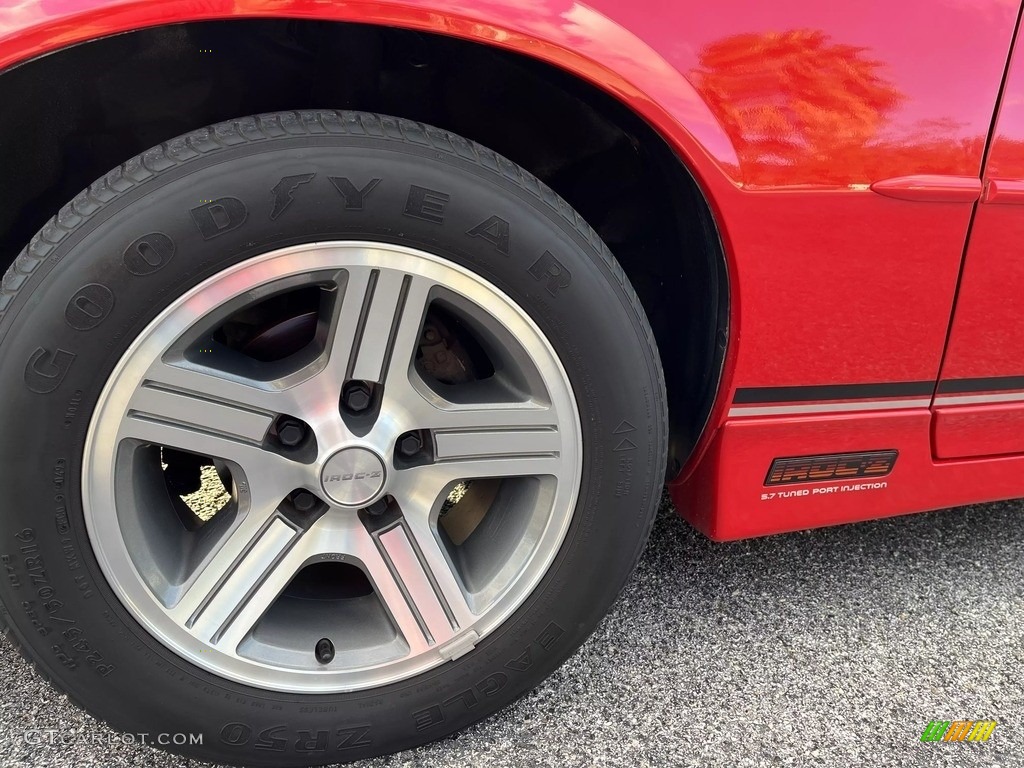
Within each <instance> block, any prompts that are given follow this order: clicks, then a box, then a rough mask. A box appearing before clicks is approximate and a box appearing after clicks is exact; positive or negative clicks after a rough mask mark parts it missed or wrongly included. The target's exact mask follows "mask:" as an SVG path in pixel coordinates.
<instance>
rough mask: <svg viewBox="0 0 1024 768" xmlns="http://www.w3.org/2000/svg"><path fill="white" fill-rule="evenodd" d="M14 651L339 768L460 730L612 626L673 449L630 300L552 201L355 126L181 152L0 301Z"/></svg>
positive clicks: (286, 118)
mask: <svg viewBox="0 0 1024 768" xmlns="http://www.w3.org/2000/svg"><path fill="white" fill-rule="evenodd" d="M0 392H2V393H3V399H2V402H0V423H3V424H4V425H5V431H4V436H3V438H2V441H0V487H2V488H4V489H5V492H6V497H7V498H6V503H5V505H4V509H3V513H2V519H0V563H2V565H3V566H4V571H5V576H4V578H3V579H2V581H0V596H2V601H3V604H4V606H5V614H4V616H3V620H4V622H5V624H6V625H7V631H8V635H9V636H10V637H11V638H12V640H13V641H14V642H15V643H16V644H17V645H19V646H20V647H21V648H22V649H23V651H24V652H25V654H26V656H27V657H28V658H29V659H30V660H31V661H33V662H34V663H35V664H36V666H37V667H38V669H39V670H40V671H41V672H42V673H43V674H44V675H45V676H46V677H47V678H49V679H50V680H51V681H53V683H54V684H55V685H57V686H58V687H60V688H61V689H63V690H64V691H66V692H67V694H68V695H69V696H70V697H71V698H72V699H73V700H74V701H76V702H78V703H79V704H80V705H82V706H83V707H85V708H86V709H88V710H89V711H90V712H91V713H93V714H94V715H95V716H96V717H98V718H101V719H103V720H105V721H107V722H109V723H110V724H111V725H113V726H114V727H116V728H120V729H124V730H127V731H130V732H132V733H135V734H149V740H150V742H151V743H154V744H156V745H158V746H162V747H164V748H167V749H170V750H172V751H177V752H181V753H184V754H187V755H190V756H194V757H197V758H201V759H204V760H211V761H218V762H231V763H245V764H249V765H254V764H255V765H273V766H290V765H310V764H319V763H328V762H338V761H347V760H354V759H359V758H365V757H368V756H372V755H378V754H382V753H387V752H391V751H396V750H399V749H405V748H409V747H412V746H415V745H418V744H421V743H424V742H428V741H432V740H434V739H437V738H439V737H442V736H445V735H447V734H450V733H452V732H453V731H455V730H457V729H459V728H462V727H464V726H466V725H467V724H469V723H472V722H474V721H476V720H479V719H480V718H482V717H484V716H486V715H488V714H490V713H492V712H494V711H496V710H498V709H500V708H501V707H503V706H505V705H507V704H508V703H510V702H511V701H513V700H515V699H516V698H517V697H519V696H521V695H522V694H523V693H525V692H526V691H528V690H529V689H530V688H531V687H533V686H535V685H536V684H537V683H538V682H539V681H540V680H542V679H543V678H544V677H545V676H546V675H548V674H549V673H550V672H551V671H552V670H553V669H555V667H556V666H557V665H558V664H560V663H561V662H562V661H563V660H564V659H565V658H566V657H567V656H568V655H569V654H571V653H572V651H573V650H574V649H575V648H576V647H577V646H578V645H579V644H580V643H581V642H582V641H583V640H584V639H585V638H586V636H587V635H588V633H590V632H591V631H592V629H593V628H594V626H595V625H596V623H597V622H598V621H599V620H600V618H601V617H602V616H603V615H604V614H605V612H606V611H607V610H608V608H609V606H610V605H611V604H612V602H613V600H614V599H615V597H616V595H617V594H618V592H619V590H620V589H621V587H622V586H623V583H624V581H625V579H626V578H627V576H628V575H629V573H630V572H631V570H632V568H633V566H634V565H635V563H636V560H637V558H638V556H639V553H640V551H641V549H642V547H643V545H644V542H645V540H646V537H647V534H648V532H649V530H650V525H651V522H652V519H653V514H654V508H655V503H656V501H657V499H658V496H659V493H660V487H661V484H662V482H663V479H664V478H663V472H664V467H665V463H666V461H665V458H666V450H667V449H666V444H667V436H666V432H667V418H666V406H665V402H666V400H665V391H664V383H663V378H662V374H661V368H660V365H659V359H658V355H657V351H656V348H655V344H654V341H653V337H652V334H651V330H650V328H649V326H648V325H647V322H646V319H645V317H644V313H643V311H642V309H641V307H640V304H639V302H638V300H637V298H636V296H635V294H634V293H633V291H632V289H631V288H630V287H629V285H628V283H627V281H626V279H625V277H624V275H623V272H622V269H621V268H620V267H619V265H618V264H617V263H616V262H615V261H614V259H613V258H612V257H611V255H610V254H609V253H608V251H607V249H606V248H605V247H604V245H603V244H602V243H601V242H600V240H599V238H598V237H597V235H596V234H595V233H594V232H593V231H592V230H591V229H590V228H589V227H587V226H586V225H585V224H584V223H583V221H582V219H580V217H579V216H578V215H577V214H576V213H575V212H574V211H573V210H572V209H571V208H570V207H569V206H568V205H567V204H566V203H565V202H564V201H562V200H561V199H559V198H558V197H557V196H556V195H555V194H554V193H553V192H551V190H549V189H548V188H546V187H545V186H543V185H542V184H541V183H540V182H538V181H537V180H536V179H535V178H533V177H532V176H530V175H529V174H528V173H526V172H525V171H523V170H522V169H520V168H518V167H517V166H515V165H514V164H512V163H511V162H509V161H508V160H505V159H504V158H502V157H499V156H497V155H495V154H494V153H493V152H490V151H488V150H486V149H484V148H483V147H480V146H478V145H475V144H473V143H471V142H469V141H466V140H465V139H462V138H459V137H458V136H454V135H452V134H449V133H445V132H443V131H440V130H437V129H434V128H429V127H426V126H423V125H420V124H416V123H410V122H405V121H401V120H397V119H394V118H388V117H381V116H377V115H370V114H364V113H351V112H333V111H323V112H303V113H282V114H273V115H261V116H258V117H252V118H246V119H241V120H237V121H234V122H230V123H223V124H220V125H217V126H214V127H212V128H209V129H205V130H201V131H197V132H194V133H191V134H189V135H187V136H184V137H181V138H178V139H175V140H174V141H171V142H168V143H167V144H164V145H161V146H160V147H157V148H154V149H152V150H150V151H148V152H146V153H144V154H142V155H140V156H139V157H136V158H134V159H132V160H130V161H129V162H127V163H126V164H124V165H123V166H121V167H120V168H119V169H117V170H114V171H111V172H110V173H109V174H108V175H107V176H106V177H104V178H103V179H100V180H99V181H97V182H96V183H95V184H93V185H92V186H91V187H90V188H89V189H88V190H86V191H84V192H83V193H82V194H80V195H79V196H78V197H76V198H75V199H74V200H73V201H72V202H71V203H69V204H68V205H67V206H65V207H64V208H63V209H62V210H61V212H60V213H59V214H58V215H57V216H56V217H55V218H54V219H53V220H51V222H50V223H49V224H48V225H47V226H46V227H45V228H44V229H43V230H42V231H41V232H40V233H39V235H37V236H36V237H35V238H34V239H33V240H32V242H31V243H30V245H29V246H28V247H27V248H26V250H25V251H23V252H22V254H21V255H20V256H19V258H18V260H17V262H16V263H15V264H14V266H12V267H11V269H10V270H9V271H8V273H7V275H6V276H5V278H4V281H3V291H2V293H0Z"/></svg>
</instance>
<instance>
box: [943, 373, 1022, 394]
mask: <svg viewBox="0 0 1024 768" xmlns="http://www.w3.org/2000/svg"><path fill="white" fill-rule="evenodd" d="M1020 389H1024V376H990V377H988V378H984V379H946V380H945V381H940V382H939V390H938V394H940V395H966V394H970V393H971V392H1001V391H1006V392H1010V391H1013V390H1020Z"/></svg>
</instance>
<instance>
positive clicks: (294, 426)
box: [277, 419, 306, 448]
mask: <svg viewBox="0 0 1024 768" xmlns="http://www.w3.org/2000/svg"><path fill="white" fill-rule="evenodd" d="M305 437H306V427H305V425H303V423H302V422H301V421H297V420H296V419H281V421H280V422H279V423H278V425H277V439H278V440H279V441H280V442H281V445H286V446H288V447H289V448H294V447H295V446H296V445H298V444H299V443H301V442H302V440H303V438H305Z"/></svg>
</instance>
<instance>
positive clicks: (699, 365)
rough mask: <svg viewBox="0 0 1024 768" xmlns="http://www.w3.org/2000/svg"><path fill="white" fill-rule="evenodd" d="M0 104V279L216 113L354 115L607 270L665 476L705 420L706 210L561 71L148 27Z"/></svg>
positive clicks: (350, 30)
mask: <svg viewBox="0 0 1024 768" xmlns="http://www.w3.org/2000/svg"><path fill="white" fill-rule="evenodd" d="M0 103H2V104H7V105H16V107H14V106H12V108H9V109H6V110H4V111H3V114H2V115H0V156H2V164H3V166H4V168H5V173H4V174H2V175H0V271H2V270H4V269H6V267H7V266H8V265H9V264H10V263H11V262H12V261H13V259H14V257H15V256H16V255H17V253H18V251H20V249H21V248H22V247H23V246H24V245H25V244H26V243H27V242H28V240H29V238H30V237H31V236H32V235H33V234H35V232H36V231H37V230H39V229H40V228H41V227H42V225H43V224H44V223H45V221H46V220H47V219H48V218H49V217H50V216H51V215H53V214H54V213H55V212H56V211H57V210H58V209H59V208H60V206H62V205H63V204H64V203H66V202H67V201H68V200H70V199H71V198H72V197H73V196H74V195H75V194H77V193H78V192H79V191H80V190H81V189H83V188H84V187H85V186H87V185H88V184H90V183H91V182H92V181H93V180H94V179H96V178H97V177H99V176H101V175H102V174H104V173H106V172H107V171H108V170H109V169H110V168H112V167H115V166H116V165H118V164H119V163H121V162H123V161H125V160H127V159H128V158H130V157H132V156H133V155H135V154H137V153H139V152H142V151H143V150H145V149H147V148H149V147H151V146H153V145H155V144H158V143H160V142H161V141H165V140H167V139H170V138H173V137H174V136H177V135H179V134H181V133H184V132H186V131H189V130H192V129H195V128H197V127H201V126H203V125H207V124H210V123H214V122H217V121H221V120H227V119H231V118H236V117H241V116H244V115H249V114H254V113H257V112H272V111H279V110H288V109H304V108H315V107H330V108H339V109H340V108H345V109H360V110H366V111H373V112H382V113H385V114H391V115H396V116H399V117H404V118H409V119H413V120H420V121H423V122H426V123H430V124H433V125H436V126H438V127H440V128H444V129H447V130H450V131H453V132H455V133H458V134H461V135H463V136H465V137H467V138H470V139H473V140H475V141H477V142H479V143H481V144H483V145H485V146H488V147H490V148H491V149H494V150H495V151H497V152H500V153H502V154H504V155H505V156H506V157H508V158H510V159H511V160H513V161H515V162H516V163H518V164H520V165H521V166H523V167H524V168H526V169H527V170H529V171H530V172H532V173H533V174H535V175H536V176H538V177H539V178H540V179H541V180H543V181H544V182H546V183H547V184H548V185H549V186H551V187H552V188H553V189H554V190H555V191H556V192H558V193H559V194H560V195H561V196H562V197H564V198H565V199H566V200H567V201H568V202H569V203H570V204H571V205H573V206H574V207H575V208H576V209H577V210H578V211H579V212H580V213H581V214H582V215H583V216H584V218H586V219H587V221H588V222H589V223H590V224H591V226H593V227H594V228H595V229H596V230H597V231H598V233H600V235H601V236H602V237H603V238H604V240H605V242H606V243H607V244H608V246H609V247H610V248H611V250H612V252H613V253H614V254H615V255H616V257H617V258H618V259H619V261H620V262H621V263H622V265H623V267H624V269H625V270H626V273H627V274H628V276H629V278H630V281H631V282H632V283H633V286H634V288H635V289H636V291H637V294H638V295H639V296H640V299H641V301H642V302H643V305H644V308H645V310H646V312H647V315H648V318H649V319H650V321H651V325H652V326H653V328H654V332H655V336H656V338H657V341H658V344H659V348H660V351H661V355H662V361H663V363H664V367H665V375H666V380H667V383H668V387H669V413H670V420H671V434H672V444H671V447H670V459H669V461H670V464H669V467H668V471H669V473H670V474H674V473H675V472H676V471H678V469H679V467H681V465H682V463H683V462H684V461H685V460H686V458H687V457H688V456H689V454H690V452H691V451H692V449H693V446H694V445H695V443H696V441H697V438H698V437H699V435H700V432H701V431H702V430H703V428H704V424H705V423H706V420H707V417H708V414H709V412H710V409H711V405H712V401H713V398H714V395H715V392H716V390H717V387H718V382H719V378H720V375H721V367H722V359H723V355H724V348H725V338H726V336H725V334H726V318H727V286H726V276H725V267H724V259H723V256H722V252H721V245H720V241H719V237H718V233H717V230H716V228H715V224H714V221H713V219H712V216H711V212H710V210H709V208H708V205H707V202H706V200H705V198H704V196H703V194H702V193H701V191H700V189H699V188H698V186H697V184H696V183H695V182H694V180H693V178H692V177H691V176H690V174H689V173H688V172H687V170H686V168H685V166H684V165H683V164H682V162H681V161H680V160H679V158H678V157H676V155H675V154H674V153H673V152H672V150H671V149H670V148H669V147H668V146H667V145H666V144H665V142H664V141H663V140H662V139H661V138H660V137H659V136H658V135H657V134H656V133H655V132H654V131H653V130H652V129H651V128H650V126H648V125H647V124H646V123H645V122H643V121H642V120H641V119H640V118H638V117H637V116H636V115H635V114H634V113H632V112H631V111H629V110H628V109H626V108H625V107H623V106H622V105H621V104H620V103H619V102H617V101H616V100H614V99H613V98H611V97H610V96H608V95H607V94H605V93H603V92H602V91H599V90H598V89H596V88H594V87H593V86H591V85H589V84H587V83H585V82H583V81H580V80H578V79H577V78H575V77H573V76H571V75H569V74H568V73H565V72H563V71H561V70H558V69H556V68H554V67H551V66H549V65H547V64H543V63H541V62H537V61H534V60H532V59H529V58H526V57H522V56H519V55H516V54H513V53H509V52H505V51H502V50H499V49H496V48H490V47H488V46H483V45H479V44H475V43H468V42H463V41H459V40H455V39H452V38H447V37H442V36H438V35H429V34H421V33H416V32H410V31H406V30H400V29H393V28H385V27H374V26H365V25H357V24H339V23H333V22H320V21H305V20H303V21H298V20H284V19H272V20H231V21H219V22H203V23H191V24H180V25H173V26H165V27H156V28H151V29H145V30H140V31H137V32H132V33H128V34H124V35H118V36H115V37H109V38H104V39H101V40H97V41H93V42H90V43H85V44H82V45H78V46H75V47H72V48H68V49H65V50H62V51H58V52H56V53H53V54H50V55H48V56H44V57H42V58H39V59H35V60H33V61H30V62H27V63H25V64H22V65H20V66H18V67H15V68H13V69H11V70H8V71H7V72H5V73H3V74H0ZM608 343H609V344H614V343H615V340H614V339H609V340H608Z"/></svg>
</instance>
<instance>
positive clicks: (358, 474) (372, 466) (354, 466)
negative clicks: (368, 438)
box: [320, 448, 384, 507]
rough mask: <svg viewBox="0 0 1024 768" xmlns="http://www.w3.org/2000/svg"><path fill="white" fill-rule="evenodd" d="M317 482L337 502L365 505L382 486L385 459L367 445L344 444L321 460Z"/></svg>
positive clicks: (356, 505)
mask: <svg viewBox="0 0 1024 768" xmlns="http://www.w3.org/2000/svg"><path fill="white" fill-rule="evenodd" d="M320 484H321V485H323V487H324V493H326V494H327V495H328V496H329V497H330V498H331V499H333V500H334V501H335V502H337V503H338V504H341V505H343V506H346V507H361V506H364V505H365V504H367V503H368V502H370V501H372V500H373V499H374V498H375V497H376V496H377V494H378V493H380V489H381V488H383V487H384V462H383V461H382V460H381V458H380V457H379V456H378V455H377V454H375V453H374V452H373V451H369V450H367V449H366V448H344V449H342V450H340V451H338V452H337V453H336V454H334V455H333V456H331V458H329V459H328V460H327V463H326V464H324V468H323V469H322V470H321V472H320Z"/></svg>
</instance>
